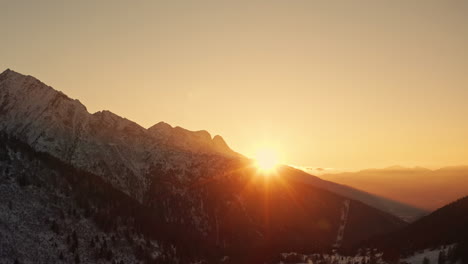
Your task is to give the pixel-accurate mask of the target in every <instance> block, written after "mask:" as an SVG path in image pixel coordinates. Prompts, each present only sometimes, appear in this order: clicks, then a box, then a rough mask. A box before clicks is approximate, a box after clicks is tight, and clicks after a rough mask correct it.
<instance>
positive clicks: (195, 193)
mask: <svg viewBox="0 0 468 264" xmlns="http://www.w3.org/2000/svg"><path fill="white" fill-rule="evenodd" d="M0 132H1V133H3V140H2V142H3V143H2V144H3V145H2V147H3V155H0V159H1V162H0V172H1V173H2V174H1V176H2V178H1V180H0V185H1V188H0V197H9V198H8V200H9V201H12V203H14V204H19V205H21V206H20V207H18V208H21V209H20V210H19V211H14V212H10V213H8V212H7V213H5V215H2V217H3V218H0V232H1V233H0V235H1V236H0V240H1V241H0V244H4V245H8V247H5V248H7V250H6V251H0V253H1V257H2V258H3V259H6V260H9V256H10V260H12V259H11V256H16V257H18V258H20V261H21V262H29V263H32V262H34V257H33V256H39V255H40V256H42V255H47V254H53V255H54V256H57V254H59V252H58V251H56V249H54V248H55V247H54V246H53V247H52V248H48V246H47V245H48V244H47V243H43V239H49V240H52V241H55V243H57V244H60V241H61V239H63V238H62V237H61V236H63V234H55V235H53V234H51V233H50V232H49V230H45V229H43V228H42V229H40V228H39V227H38V226H37V225H38V224H37V223H36V222H35V221H34V219H35V217H36V218H37V219H38V221H44V222H45V223H47V224H48V225H49V224H51V225H52V224H53V221H55V223H56V225H57V226H59V227H60V228H64V229H65V230H67V233H66V235H65V236H67V235H70V232H72V230H82V232H83V236H84V238H81V234H77V235H76V236H77V240H78V241H82V240H86V241H89V240H90V238H91V237H89V236H88V235H86V234H88V233H93V232H104V233H105V238H100V239H99V241H100V242H99V243H100V246H102V247H103V246H104V244H103V243H104V242H103V241H108V238H109V237H112V236H113V235H114V236H115V237H117V238H116V241H120V240H119V238H122V236H124V237H127V238H126V241H127V242H123V241H121V242H116V243H117V244H118V245H120V246H115V247H112V250H113V251H115V250H122V254H120V255H119V256H118V260H119V261H124V262H125V263H134V262H137V259H138V261H139V260H141V259H144V260H145V261H146V262H156V263H162V262H161V261H163V260H162V259H161V258H159V257H157V256H160V255H163V256H165V257H164V258H163V259H164V261H167V262H168V263H174V262H177V261H176V259H177V260H178V262H180V263H190V262H193V261H197V260H205V261H208V262H210V263H218V262H219V261H220V260H221V259H222V260H224V261H228V262H229V261H230V263H259V262H264V261H268V260H269V259H271V256H278V254H279V253H281V252H288V251H296V252H300V251H307V252H317V251H325V250H327V249H330V248H332V247H333V245H335V246H336V247H342V248H350V247H352V246H353V245H355V244H357V243H359V242H360V241H363V240H365V239H368V238H369V237H371V236H373V235H376V234H382V233H386V232H389V231H392V230H396V229H398V228H400V227H402V226H405V223H404V222H403V221H401V220H400V219H398V218H397V217H394V216H392V215H390V214H388V213H385V212H382V211H380V210H378V209H375V208H372V207H370V206H368V205H366V204H365V203H362V202H360V201H357V200H355V199H353V198H351V199H350V198H349V197H346V196H343V195H340V194H336V193H334V192H332V191H328V190H324V189H323V188H320V187H317V186H316V184H313V182H312V183H311V182H303V181H300V180H297V177H296V176H297V174H298V173H302V174H303V175H305V176H310V175H308V174H306V173H304V172H300V171H298V170H294V169H292V168H288V169H286V170H280V171H279V173H278V175H276V176H274V177H269V178H265V177H263V176H262V175H261V174H260V173H259V172H258V171H257V169H256V168H255V167H253V162H252V161H251V160H249V159H247V158H245V157H243V156H241V155H239V154H237V153H235V152H234V151H232V150H231V149H230V148H229V147H228V146H227V144H226V143H225V142H224V140H223V139H222V138H221V137H220V136H215V137H214V138H211V136H210V134H209V133H208V132H206V131H198V132H191V131H188V130H185V129H182V128H178V127H176V128H172V127H171V126H170V125H168V124H165V123H158V124H156V125H155V126H153V127H151V128H149V129H145V128H143V127H141V126H139V125H138V124H136V123H134V122H132V121H130V120H127V119H125V118H122V117H119V116H117V115H115V114H113V113H111V112H109V111H102V112H97V113H94V114H90V113H89V112H88V111H87V110H86V108H85V107H84V106H83V105H82V104H81V103H80V102H79V101H77V100H73V99H70V98H68V97H67V96H66V95H64V94H63V93H61V92H58V91H56V90H54V89H53V88H51V87H49V86H47V85H45V84H43V83H42V82H40V81H39V80H37V79H35V78H33V77H31V76H24V75H21V74H19V73H16V72H13V71H11V70H7V71H5V72H3V73H2V74H0ZM63 197H65V198H63ZM62 198H63V201H61V202H59V203H57V202H52V203H51V201H56V200H60V199H62ZM36 200H38V202H37V206H34V208H31V207H28V206H27V205H28V201H29V203H36ZM25 201H26V202H25ZM5 203H6V204H8V201H5ZM5 203H3V204H5ZM51 208H55V209H56V210H55V209H54V210H52V209H51ZM70 208H71V210H72V213H71V214H66V215H65V216H64V217H62V215H63V214H62V213H60V212H61V211H62V212H63V211H67V210H69V209H70ZM74 211H76V212H74ZM39 212H43V215H40V217H37V215H38V214H39ZM73 212H74V213H73ZM343 212H346V214H345V215H344V214H343ZM21 214H25V216H24V217H23V216H21ZM70 215H72V216H73V217H75V219H74V220H68V218H69V217H70ZM10 216H13V218H11V217H10ZM21 218H23V219H29V220H28V221H27V222H25V223H23V222H21V221H19V220H15V219H21ZM41 219H42V220H41ZM80 224H82V225H81V226H80V229H78V225H80ZM54 226H55V225H54ZM22 228H23V229H24V230H26V231H25V232H29V233H27V234H29V235H30V236H31V237H30V239H29V240H31V242H30V243H31V244H34V243H37V244H40V245H41V247H38V248H35V249H32V251H33V252H32V253H31V256H30V255H26V254H20V253H19V252H21V251H22V250H23V247H22V246H21V245H18V243H21V242H20V241H21V240H22V239H23V237H25V236H27V235H25V233H23V234H22V235H21V236H20V235H19V234H17V233H16V232H15V230H20V229H22ZM53 229H54V230H55V229H56V228H55V227H54V228H53ZM35 230H36V231H37V230H40V232H35ZM96 230H98V231H96ZM54 232H55V231H54ZM71 236H74V235H73V234H72V235H71ZM44 237H45V238H44ZM129 237H130V238H129ZM6 238H8V240H6ZM72 239H73V240H74V238H72ZM135 240H138V241H140V242H135ZM9 241H16V242H14V243H16V244H10V243H9ZM34 241H35V242H34ZM93 241H94V243H95V244H96V243H97V242H96V239H93ZM62 242H63V241H62ZM67 242H68V241H67ZM89 243H91V242H89ZM106 243H108V242H106ZM69 244H70V243H69ZM15 245H16V246H15ZM71 245H73V244H71ZM80 245H81V244H80ZM107 245H108V244H107ZM156 245H163V246H156ZM107 247H109V246H107ZM129 248H133V249H134V251H133V253H132V252H131V250H128V249H129ZM60 249H61V250H65V247H60ZM72 249H73V250H75V251H73V252H71V253H70V254H69V253H66V254H65V253H63V254H65V256H63V257H64V259H67V260H68V261H63V262H67V263H68V262H70V261H69V260H70V258H72V256H73V255H77V254H78V257H79V258H81V259H83V260H86V261H82V263H83V262H87V263H94V262H98V260H100V259H102V255H101V254H100V253H99V254H98V256H94V257H93V256H92V255H89V254H87V253H83V252H82V250H85V249H82V248H81V247H78V248H77V247H76V246H69V247H68V249H67V250H72ZM106 249H109V248H106ZM76 250H78V251H76ZM9 252H16V253H15V255H9ZM41 252H42V253H41ZM77 252H78V253H77ZM125 252H126V253H125ZM135 252H139V253H138V254H137V253H135ZM72 253H73V254H72ZM142 254H143V255H144V256H145V257H144V258H142V257H141V255H142ZM138 256H140V257H138ZM57 258H58V260H59V261H61V260H60V254H59V256H58V257H57ZM52 260H55V258H52ZM41 261H45V262H47V258H46V257H44V259H41Z"/></svg>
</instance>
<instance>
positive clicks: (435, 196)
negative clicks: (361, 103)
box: [321, 166, 468, 211]
mask: <svg viewBox="0 0 468 264" xmlns="http://www.w3.org/2000/svg"><path fill="white" fill-rule="evenodd" d="M321 177H322V178H323V179H325V180H329V181H333V182H336V183H340V184H345V185H348V186H351V187H354V188H357V189H360V190H364V191H366V192H369V193H373V194H376V195H379V196H382V197H386V198H389V199H392V200H395V201H399V202H401V203H405V204H409V205H412V206H415V207H419V208H423V209H425V210H430V211H433V210H436V209H438V208H440V207H442V206H444V205H445V204H447V203H449V202H451V201H453V200H454V199H457V198H458V197H462V196H464V195H468V184H467V183H468V166H458V167H446V168H441V169H438V170H429V169H426V168H422V167H415V168H405V167H401V166H393V167H389V168H385V169H367V170H362V171H358V172H345V173H338V174H326V175H322V176H321Z"/></svg>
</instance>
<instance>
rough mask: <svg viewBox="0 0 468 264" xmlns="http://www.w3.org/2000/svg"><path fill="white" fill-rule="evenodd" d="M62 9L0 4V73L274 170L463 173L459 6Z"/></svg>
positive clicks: (150, 4) (466, 130) (467, 107)
mask: <svg viewBox="0 0 468 264" xmlns="http://www.w3.org/2000/svg"><path fill="white" fill-rule="evenodd" d="M63 2H66V1H47V0H46V1H21V0H19V1H5V2H2V3H1V8H0V36H1V42H0V43H1V44H0V71H3V70H4V69H6V68H11V69H13V70H16V71H19V72H21V73H25V74H30V75H33V76H36V77H38V78H39V79H41V80H42V81H44V82H46V83H47V84H49V85H51V86H53V87H54V88H56V89H58V90H62V91H63V92H65V93H66V94H68V95H69V96H71V97H73V98H78V99H79V100H80V101H81V102H83V103H84V104H85V105H86V106H87V107H88V110H89V111H90V112H95V111H98V110H102V109H108V110H111V111H113V112H115V113H117V114H119V115H121V116H124V117H126V118H129V119H131V120H134V121H136V122H138V123H139V124H141V125H143V126H145V127H149V126H151V125H152V124H154V123H157V122H159V121H162V120H163V121H166V122H168V123H170V124H172V125H179V126H182V127H185V128H187V129H191V130H199V129H206V130H208V131H210V132H211V134H221V135H222V136H223V137H224V138H225V139H226V141H227V142H228V143H229V144H230V145H231V146H232V147H233V148H234V149H235V150H237V151H239V152H241V153H244V154H246V155H249V156H250V155H253V153H255V151H256V150H257V149H258V147H259V146H260V145H268V146H270V147H272V148H275V149H278V151H280V152H281V157H282V160H283V162H285V163H289V164H296V165H303V166H317V167H332V168H345V169H360V168H368V167H384V166H388V165H394V164H401V165H408V166H414V165H420V166H428V167H439V166H445V165H459V164H468V136H467V135H468V48H467V47H468V16H467V15H466V14H468V2H467V1H455V0H454V1H451V0H447V1H432V0H413V1H406V0H405V1H403V0H395V1H375V0H366V1H364V0H358V1H345V0H343V1H333V0H332V1H328V0H327V1H306V0H302V1H299V0H298V1H295V0H293V1H279V0H271V1H258V0H252V1H241V0H239V1H223V0H212V1H203V0H201V1H177V0H171V1H75V3H71V1H70V2H69V3H67V4H65V3H63ZM95 2H98V3H95ZM130 2H132V3H130ZM134 2H138V3H134Z"/></svg>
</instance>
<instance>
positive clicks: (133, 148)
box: [0, 70, 238, 200]
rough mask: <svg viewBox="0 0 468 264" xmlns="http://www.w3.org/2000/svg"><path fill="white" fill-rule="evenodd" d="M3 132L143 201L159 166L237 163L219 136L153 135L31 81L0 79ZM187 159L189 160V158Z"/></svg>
mask: <svg viewBox="0 0 468 264" xmlns="http://www.w3.org/2000/svg"><path fill="white" fill-rule="evenodd" d="M0 129H1V130H2V131H5V132H7V133H8V134H10V135H14V136H15V137H17V138H18V139H20V140H22V141H24V142H26V143H28V144H30V145H31V146H32V147H33V148H34V149H36V150H38V151H43V152H47V153H50V154H52V155H53V156H55V157H58V158H60V159H61V160H63V161H66V162H69V163H71V164H73V165H74V166H76V167H78V168H82V169H85V170H88V171H90V172H93V173H96V174H98V175H105V176H106V177H107V180H108V181H109V182H111V183H112V184H113V185H114V186H116V187H117V188H119V189H120V190H122V191H124V192H126V193H127V194H131V195H132V196H134V197H136V198H137V199H139V200H142V198H143V196H144V193H145V192H146V191H147V190H148V187H149V184H150V179H148V173H149V170H150V168H151V167H152V166H154V165H155V164H159V165H164V164H167V166H168V168H170V167H171V165H170V164H171V163H172V164H177V163H179V161H178V159H181V160H180V163H185V162H187V161H188V162H190V159H189V158H188V157H189V156H191V154H192V153H200V154H201V153H202V154H212V155H220V156H229V157H236V156H238V154H236V153H235V152H233V151H232V150H231V149H230V148H229V147H228V146H227V144H225V143H224V140H222V139H221V138H220V137H219V136H217V137H215V139H213V140H212V139H211V136H210V134H209V133H208V132H206V131H197V132H192V131H188V130H185V129H183V128H180V127H176V128H172V127H171V126H170V125H167V124H164V123H159V124H157V125H155V126H153V127H151V128H150V129H145V128H143V127H141V126H139V125H138V124H136V123H134V122H132V121H130V120H127V119H125V118H122V117H120V116H118V115H115V114H113V113H112V112H109V111H101V112H97V113H94V114H90V113H88V111H87V110H86V107H85V106H84V105H83V104H81V103H80V102H79V101H78V100H73V99H70V98H69V97H67V96H66V95H65V94H63V93H61V92H58V91H56V90H54V89H53V88H51V87H49V86H47V85H45V84H44V83H42V82H40V81H39V80H37V79H35V78H34V77H31V76H24V75H21V74H19V73H16V72H14V71H11V70H6V71H5V72H3V73H2V74H1V75H0ZM186 156H187V157H186Z"/></svg>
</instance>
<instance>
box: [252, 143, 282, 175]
mask: <svg viewBox="0 0 468 264" xmlns="http://www.w3.org/2000/svg"><path fill="white" fill-rule="evenodd" d="M255 161H256V162H255V164H256V166H257V168H258V169H259V170H260V171H263V172H272V171H274V170H275V168H276V166H277V165H278V162H279V159H278V153H277V152H276V151H275V150H273V149H268V148H262V149H260V150H258V151H257V153H256V155H255Z"/></svg>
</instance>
